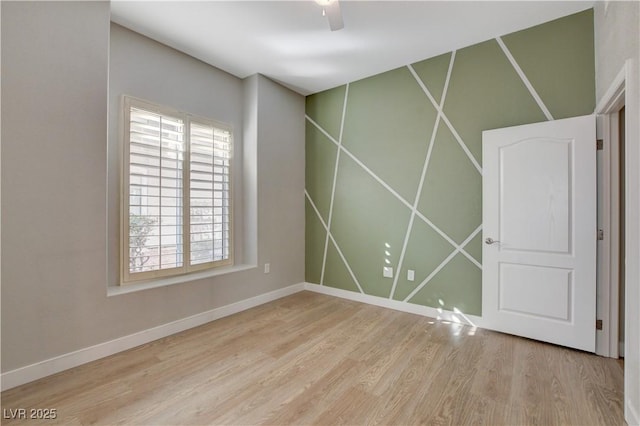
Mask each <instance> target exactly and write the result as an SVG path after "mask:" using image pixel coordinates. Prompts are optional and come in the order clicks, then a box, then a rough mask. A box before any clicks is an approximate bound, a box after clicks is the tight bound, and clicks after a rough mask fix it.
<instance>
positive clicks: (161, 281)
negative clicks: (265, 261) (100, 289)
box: [107, 265, 257, 297]
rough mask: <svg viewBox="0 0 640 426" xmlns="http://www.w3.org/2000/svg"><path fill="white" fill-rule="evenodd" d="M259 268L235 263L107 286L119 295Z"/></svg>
mask: <svg viewBox="0 0 640 426" xmlns="http://www.w3.org/2000/svg"><path fill="white" fill-rule="evenodd" d="M253 268H257V265H233V266H223V267H220V268H215V269H210V270H207V271H200V272H193V273H190V274H185V275H178V276H175V277H165V278H157V279H153V280H148V281H144V282H140V283H136V284H127V285H121V286H109V287H107V296H108V297H111V296H119V295H121V294H127V293H135V292H136V291H142V290H149V289H152V288H158V287H166V286H169V285H174V284H182V283H186V282H189V281H196V280H201V279H204V278H211V277H217V276H219V275H226V274H232V273H234V272H240V271H247V270H249V269H253Z"/></svg>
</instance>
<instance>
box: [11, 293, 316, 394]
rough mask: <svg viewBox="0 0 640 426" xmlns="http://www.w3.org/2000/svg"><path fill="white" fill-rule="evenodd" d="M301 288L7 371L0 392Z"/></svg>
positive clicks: (241, 303) (227, 306)
mask: <svg viewBox="0 0 640 426" xmlns="http://www.w3.org/2000/svg"><path fill="white" fill-rule="evenodd" d="M305 287H306V284H305V283H299V284H294V285H291V286H289V287H284V288H281V289H278V290H274V291H271V292H269V293H265V294H261V295H258V296H255V297H251V298H249V299H245V300H241V301H239V302H236V303H232V304H230V305H225V306H221V307H219V308H215V309H212V310H210V311H206V312H202V313H199V314H196V315H193V316H190V317H187V318H183V319H179V320H177V321H173V322H170V323H167V324H163V325H159V326H157V327H153V328H150V329H148V330H143V331H140V332H138V333H134V334H130V335H128V336H124V337H119V338H117V339H114V340H110V341H108V342H104V343H99V344H97V345H95V346H90V347H88V348H83V349H79V350H77V351H74V352H70V353H67V354H63V355H60V356H57V357H54V358H50V359H47V360H44V361H40V362H37V363H35V364H31V365H27V366H25V367H21V368H17V369H15V370H11V371H7V372H5V373H2V375H1V376H0V381H1V382H2V384H1V389H2V390H3V391H4V390H7V389H11V388H13V387H16V386H20V385H23V384H25V383H29V382H32V381H34V380H37V379H41V378H43V377H46V376H50V375H52V374H55V373H59V372H61V371H64V370H68V369H69V368H73V367H77V366H79V365H82V364H86V363H88V362H91V361H95V360H97V359H100V358H104V357H106V356H109V355H113V354H115V353H118V352H122V351H125V350H127V349H131V348H135V347H136V346H140V345H143V344H145V343H149V342H151V341H154V340H157V339H161V338H163V337H167V336H170V335H172V334H175V333H179V332H181V331H184V330H188V329H190V328H193V327H197V326H199V325H202V324H206V323H208V322H211V321H214V320H216V319H219V318H223V317H226V316H229V315H233V314H235V313H238V312H242V311H245V310H247V309H250V308H253V307H255V306H258V305H262V304H264V303H267V302H271V301H273V300H276V299H280V298H282V297H285V296H289V295H290V294H293V293H297V292H299V291H303V290H304V289H305Z"/></svg>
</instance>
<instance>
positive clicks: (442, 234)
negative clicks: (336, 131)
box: [305, 116, 482, 269]
mask: <svg viewBox="0 0 640 426" xmlns="http://www.w3.org/2000/svg"><path fill="white" fill-rule="evenodd" d="M305 117H306V119H307V120H308V121H309V122H310V123H311V124H313V125H314V126H315V127H317V128H318V130H320V132H321V133H323V134H324V135H325V136H326V137H327V139H329V140H330V141H331V142H333V143H334V144H335V145H338V141H336V140H335V139H334V138H333V137H332V136H331V135H330V134H329V133H327V131H326V130H324V129H323V128H322V127H320V125H319V124H318V123H316V122H315V121H314V120H313V119H312V118H311V117H309V116H305ZM340 149H341V150H342V151H343V152H344V153H345V154H347V155H348V156H349V157H350V158H351V159H352V160H353V161H355V162H356V163H357V164H358V165H359V166H360V167H361V168H362V169H363V170H364V171H365V172H367V173H368V174H369V175H370V176H371V177H372V178H373V179H375V180H376V181H377V182H378V183H379V184H380V185H382V186H383V187H384V188H385V189H386V190H387V191H389V192H390V193H391V194H392V195H393V196H395V197H396V198H397V199H398V201H400V202H401V203H402V204H404V205H405V206H406V207H407V208H409V209H413V206H412V205H411V204H410V203H409V202H408V201H407V200H405V199H404V198H403V197H402V196H401V195H400V194H398V193H397V192H396V191H395V190H394V189H393V188H391V186H389V184H387V183H386V182H385V181H384V180H382V179H381V178H380V177H379V176H378V175H376V174H375V173H374V172H373V171H372V170H371V169H369V168H368V167H367V166H366V165H365V164H364V163H362V161H360V160H359V159H358V158H357V157H356V156H355V155H353V154H352V153H351V152H350V151H349V150H348V149H346V148H345V147H344V146H340ZM416 216H418V217H419V218H420V219H422V220H423V221H424V223H426V224H427V225H429V226H430V227H431V228H433V230H434V231H436V232H437V233H438V234H440V236H442V238H444V239H445V240H447V241H448V242H449V243H450V244H451V245H452V246H453V247H455V248H456V249H458V248H460V246H459V245H458V243H456V242H455V241H454V240H453V239H452V238H451V237H449V236H448V235H447V234H446V233H445V232H444V231H442V230H441V229H440V228H438V227H437V226H436V225H434V223H433V222H431V221H430V220H429V219H427V217H426V216H424V215H423V214H422V213H420V211H418V210H416ZM460 249H461V248H460ZM460 253H462V254H463V255H464V256H465V257H467V258H468V259H469V260H470V261H471V262H473V263H474V264H475V265H476V266H477V267H478V268H480V269H482V265H480V263H479V262H478V261H477V260H475V259H474V258H473V257H472V256H471V255H470V254H469V253H467V252H466V251H465V250H464V249H461V250H460Z"/></svg>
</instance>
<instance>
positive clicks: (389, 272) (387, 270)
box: [382, 266, 393, 278]
mask: <svg viewBox="0 0 640 426" xmlns="http://www.w3.org/2000/svg"><path fill="white" fill-rule="evenodd" d="M382 276H383V277H385V278H393V268H392V267H391V266H385V267H384V268H382Z"/></svg>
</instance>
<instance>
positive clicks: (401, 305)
mask: <svg viewBox="0 0 640 426" xmlns="http://www.w3.org/2000/svg"><path fill="white" fill-rule="evenodd" d="M304 288H305V290H309V291H313V292H315V293H322V294H327V295H329V296H336V297H340V298H342V299H348V300H353V301H356V302H362V303H367V304H369V305H375V306H380V307H383V308H389V309H394V310H396V311H402V312H408V313H411V314H416V315H422V316H425V317H430V318H435V319H437V320H440V321H450V322H453V323H459V324H465V325H470V326H472V327H483V325H482V324H483V321H482V318H481V317H478V316H475V315H466V314H463V313H462V312H459V311H455V312H451V311H447V310H444V309H437V308H432V307H430V306H423V305H416V304H413V303H407V302H401V301H399V300H392V299H387V298H385V297H379V296H371V295H369V294H363V293H356V292H353V291H348V290H342V289H339V288H333V287H328V286H324V285H319V284H312V283H305V284H304Z"/></svg>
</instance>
